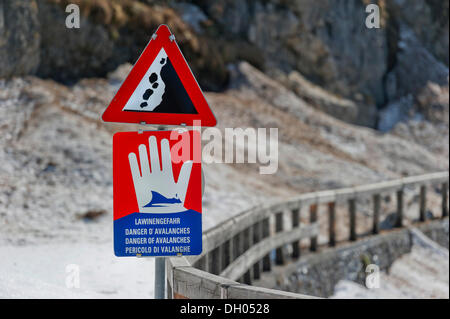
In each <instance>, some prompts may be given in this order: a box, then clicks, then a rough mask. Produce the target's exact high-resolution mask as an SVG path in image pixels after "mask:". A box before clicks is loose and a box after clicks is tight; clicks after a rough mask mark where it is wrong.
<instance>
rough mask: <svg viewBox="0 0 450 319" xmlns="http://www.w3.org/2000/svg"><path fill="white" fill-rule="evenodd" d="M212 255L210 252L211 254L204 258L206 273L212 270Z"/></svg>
mask: <svg viewBox="0 0 450 319" xmlns="http://www.w3.org/2000/svg"><path fill="white" fill-rule="evenodd" d="M210 255H211V253H210V252H209V253H206V255H205V257H203V258H205V268H204V271H206V272H210V269H211V263H210Z"/></svg>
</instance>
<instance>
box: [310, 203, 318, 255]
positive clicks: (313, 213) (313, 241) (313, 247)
mask: <svg viewBox="0 0 450 319" xmlns="http://www.w3.org/2000/svg"><path fill="white" fill-rule="evenodd" d="M309 222H310V223H311V224H313V223H315V222H317V204H312V205H311V206H309ZM309 250H310V251H317V236H313V237H311V238H310V246H309Z"/></svg>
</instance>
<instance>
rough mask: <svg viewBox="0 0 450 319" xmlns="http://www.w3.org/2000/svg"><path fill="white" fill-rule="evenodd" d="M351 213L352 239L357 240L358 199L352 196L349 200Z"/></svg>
mask: <svg viewBox="0 0 450 319" xmlns="http://www.w3.org/2000/svg"><path fill="white" fill-rule="evenodd" d="M348 206H349V214H350V238H349V239H350V241H355V240H356V199H355V198H352V199H349V201H348Z"/></svg>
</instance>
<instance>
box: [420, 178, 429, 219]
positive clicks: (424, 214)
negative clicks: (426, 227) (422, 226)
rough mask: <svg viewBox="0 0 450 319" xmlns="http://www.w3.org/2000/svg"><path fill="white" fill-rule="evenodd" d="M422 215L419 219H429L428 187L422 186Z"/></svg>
mask: <svg viewBox="0 0 450 319" xmlns="http://www.w3.org/2000/svg"><path fill="white" fill-rule="evenodd" d="M419 205H420V217H419V220H420V221H421V222H424V221H425V220H426V219H427V187H426V186H425V185H421V186H420V204H419Z"/></svg>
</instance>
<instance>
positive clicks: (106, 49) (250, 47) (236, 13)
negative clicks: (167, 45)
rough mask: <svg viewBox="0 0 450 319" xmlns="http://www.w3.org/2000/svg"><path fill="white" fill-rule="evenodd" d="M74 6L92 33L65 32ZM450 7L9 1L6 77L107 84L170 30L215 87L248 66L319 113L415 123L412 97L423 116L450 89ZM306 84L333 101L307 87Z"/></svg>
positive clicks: (284, 0) (2, 68)
mask: <svg viewBox="0 0 450 319" xmlns="http://www.w3.org/2000/svg"><path fill="white" fill-rule="evenodd" d="M370 2H373V3H376V4H378V5H379V6H380V9H381V28H380V29H368V28H366V26H365V19H366V15H367V13H366V12H365V7H366V5H367V4H368V3H370ZM68 3H75V4H78V5H79V6H80V8H81V12H82V22H81V26H82V27H81V28H80V29H66V28H65V25H64V21H65V17H66V13H65V12H64V8H65V6H66V5H67V4H68ZM448 7H449V1H448V0H444V1H437V0H426V1H423V0H414V1H407V2H406V1H400V0H376V1H366V0H350V1H348V0H321V1H313V0H300V1H293V0H292V1H291V0H271V1H265V0H264V1H262V0H257V1H253V0H252V1H250V0H219V1H214V2H211V1H204V0H193V1H190V2H189V3H188V2H181V3H180V2H172V1H152V0H124V1H117V0H111V1H106V0H96V1H88V0H73V1H68V0H32V1H26V2H24V1H19V0H5V1H3V2H2V4H0V34H1V35H2V36H1V37H0V57H1V59H0V61H1V62H0V77H9V76H13V75H22V74H37V75H39V76H42V77H46V78H47V77H49V78H53V79H56V80H58V81H63V82H67V81H69V82H70V81H76V80H78V79H80V78H84V77H92V76H105V75H106V73H107V72H109V71H111V70H113V69H115V68H116V67H117V66H118V65H120V64H122V63H124V62H132V63H133V62H134V61H135V60H136V59H137V58H138V56H139V53H140V52H141V50H142V49H143V48H144V46H145V45H146V43H147V42H148V39H149V38H150V35H151V34H152V32H153V31H154V30H155V28H156V27H157V26H158V25H159V24H161V23H166V24H168V25H169V26H170V27H171V29H172V31H173V32H174V33H175V34H176V36H177V40H178V43H179V44H180V46H181V48H182V50H183V52H184V54H185V55H186V56H188V57H189V61H190V64H191V66H192V68H193V71H194V73H195V74H196V75H197V77H198V78H199V81H200V84H201V85H202V87H203V88H205V89H207V90H216V91H217V90H223V89H224V88H226V87H227V85H228V84H229V75H230V74H229V71H228V69H227V67H226V66H227V64H229V63H235V62H237V61H240V60H245V61H248V62H250V63H251V64H252V65H254V66H256V67H257V68H259V69H260V70H262V71H263V72H265V73H266V74H268V75H270V76H271V77H272V78H274V79H276V80H278V81H280V83H283V84H284V85H285V86H287V87H289V88H291V89H294V91H296V92H297V93H298V94H299V96H301V97H303V98H305V97H306V98H308V99H309V100H310V101H311V104H312V105H317V106H318V108H319V109H321V110H323V111H325V112H327V113H330V114H332V115H334V114H336V115H337V117H339V118H341V119H344V120H346V121H347V122H350V123H357V124H362V125H366V126H371V127H375V126H377V123H378V121H379V109H380V108H384V107H387V110H390V109H394V110H395V111H397V112H400V113H401V115H402V116H405V111H404V109H405V108H402V103H399V101H400V100H402V101H405V99H407V97H408V95H411V98H410V100H409V101H412V103H409V104H412V105H413V109H415V110H419V111H420V103H418V101H419V100H418V98H417V92H418V91H420V90H421V89H422V88H423V87H424V86H426V84H427V83H428V82H429V81H431V82H433V83H437V84H438V85H440V86H444V87H445V85H447V86H448V81H447V82H446V78H448V61H449V54H448V48H449V46H448V30H449V25H448V23H449V22H448V21H449V17H448ZM11 30H14V32H12V31H11ZM296 74H297V75H296ZM298 75H299V76H298ZM299 77H300V78H304V79H305V80H307V81H309V82H311V84H313V85H316V86H319V87H321V88H323V89H324V90H326V91H327V92H328V96H324V95H321V94H319V95H317V94H312V95H311V94H310V93H308V92H306V93H305V90H302V89H300V90H298V89H297V90H296V89H295V87H297V88H298V78H299ZM303 83H305V82H303ZM301 85H302V86H303V84H301ZM330 94H331V96H333V98H331V99H330ZM325 100H326V102H324V101H325ZM338 100H339V101H338ZM437 100H439V99H437ZM331 101H332V102H331ZM419 102H420V101H419ZM444 108H445V104H444ZM355 109H356V111H355ZM394 113H395V112H389V114H394ZM406 115H408V114H406ZM406 117H408V116H406ZM401 119H402V118H401V117H400V118H397V119H396V120H395V121H394V122H397V121H398V120H401ZM381 121H382V122H383V123H385V122H384V119H381ZM383 125H384V124H383ZM388 126H389V125H388ZM390 128H391V127H389V129H390Z"/></svg>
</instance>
